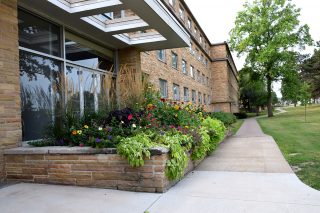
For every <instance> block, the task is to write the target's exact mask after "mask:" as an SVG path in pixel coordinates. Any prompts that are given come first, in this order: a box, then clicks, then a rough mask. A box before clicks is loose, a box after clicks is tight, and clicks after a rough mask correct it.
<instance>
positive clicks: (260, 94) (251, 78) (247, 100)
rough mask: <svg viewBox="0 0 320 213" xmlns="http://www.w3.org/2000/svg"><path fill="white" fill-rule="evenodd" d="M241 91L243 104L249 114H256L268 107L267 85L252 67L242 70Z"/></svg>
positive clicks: (240, 74)
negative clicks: (263, 107)
mask: <svg viewBox="0 0 320 213" xmlns="http://www.w3.org/2000/svg"><path fill="white" fill-rule="evenodd" d="M239 89H240V100H241V103H242V105H243V107H244V109H245V110H246V111H247V112H253V111H255V112H256V111H257V110H258V109H259V107H262V106H266V105H267V103H268V100H267V95H268V94H267V87H266V84H265V82H264V81H263V79H262V78H261V76H260V75H259V74H257V73H255V72H254V71H253V69H252V68H251V67H245V68H243V69H241V70H240V72H239Z"/></svg>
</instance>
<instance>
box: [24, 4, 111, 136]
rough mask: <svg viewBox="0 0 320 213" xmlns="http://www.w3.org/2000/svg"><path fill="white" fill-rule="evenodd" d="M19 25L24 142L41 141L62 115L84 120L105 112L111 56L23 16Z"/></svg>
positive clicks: (52, 25)
mask: <svg viewBox="0 0 320 213" xmlns="http://www.w3.org/2000/svg"><path fill="white" fill-rule="evenodd" d="M18 19H19V21H18V29H19V45H20V47H21V50H20V51H19V69H20V85H21V119H22V139H23V141H29V140H36V139H42V138H43V136H44V135H43V133H44V130H45V128H46V127H47V126H48V125H49V124H53V123H56V122H61V117H60V116H61V114H62V112H65V111H68V112H69V110H70V112H71V113H73V114H74V115H78V116H82V115H83V113H84V111H85V110H87V111H96V110H98V109H99V107H107V104H108V103H107V102H105V101H108V91H110V90H109V89H108V88H107V85H110V84H109V80H111V78H112V76H113V73H111V72H112V71H113V67H114V66H113V63H114V58H113V51H111V50H109V49H105V48H103V47H101V46H100V45H96V44H94V43H93V42H91V41H89V40H86V39H83V38H81V37H78V36H76V35H74V34H71V33H69V32H64V34H65V38H66V39H65V40H63V39H62V38H61V36H60V34H61V32H62V30H63V29H62V27H60V26H57V25H54V24H52V23H50V22H48V21H46V20H43V19H41V18H39V17H37V16H33V15H31V14H29V13H27V12H25V11H22V10H18ZM62 47H64V49H65V54H64V55H63V54H62V51H61V49H62ZM64 64H65V65H66V66H64ZM108 73H109V75H107V74H108ZM107 76H109V79H108V78H107ZM107 79H108V81H107ZM35 123H36V124H37V125H34V124H35Z"/></svg>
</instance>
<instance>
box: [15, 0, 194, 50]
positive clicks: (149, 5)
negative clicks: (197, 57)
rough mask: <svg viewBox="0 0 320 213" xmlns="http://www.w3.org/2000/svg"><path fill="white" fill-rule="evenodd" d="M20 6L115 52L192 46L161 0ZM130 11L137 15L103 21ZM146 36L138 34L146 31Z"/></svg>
mask: <svg viewBox="0 0 320 213" xmlns="http://www.w3.org/2000/svg"><path fill="white" fill-rule="evenodd" d="M18 2H19V6H21V7H23V8H26V9H27V10H30V11H32V12H35V13H37V14H40V15H41V16H44V17H45V18H48V19H50V20H52V21H54V22H56V23H58V24H62V25H63V26H65V27H66V28H67V29H69V30H71V31H75V32H78V33H80V34H82V35H84V36H85V37H89V38H91V39H94V40H96V41H98V42H99V43H102V44H104V45H106V46H108V47H110V48H112V49H123V48H127V47H137V48H139V49H141V50H142V51H148V50H156V49H168V48H179V47H186V46H189V45H190V36H189V34H188V33H187V32H186V31H185V29H184V28H183V27H182V26H181V25H180V23H179V22H178V21H177V20H176V19H175V18H174V16H173V15H172V14H171V13H170V12H169V10H168V9H167V8H166V7H165V6H164V5H163V4H162V2H161V1H159V0H134V1H133V0H81V1H80V0H45V1H41V3H39V0H19V1H18ZM127 9H130V10H131V11H133V13H134V14H135V15H134V16H129V17H123V18H119V19H114V20H107V21H105V20H101V19H99V16H100V15H101V14H104V13H109V12H115V11H120V10H127ZM146 30H149V31H147V32H146V33H135V32H140V31H142V32H145V31H146Z"/></svg>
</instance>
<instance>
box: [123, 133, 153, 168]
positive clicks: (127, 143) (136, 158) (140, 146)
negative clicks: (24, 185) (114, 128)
mask: <svg viewBox="0 0 320 213" xmlns="http://www.w3.org/2000/svg"><path fill="white" fill-rule="evenodd" d="M152 146H153V143H152V142H151V140H150V138H149V137H148V136H147V135H146V134H144V133H140V134H137V135H136V136H133V137H127V138H123V139H122V140H121V141H120V143H119V144H118V146H117V153H118V154H119V155H120V156H122V157H124V158H126V159H127V160H128V163H129V164H130V166H132V167H139V166H143V165H144V159H145V158H150V151H149V149H150V148H151V147H152Z"/></svg>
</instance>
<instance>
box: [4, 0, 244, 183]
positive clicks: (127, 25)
mask: <svg viewBox="0 0 320 213" xmlns="http://www.w3.org/2000/svg"><path fill="white" fill-rule="evenodd" d="M0 25H1V29H0V136H1V137H0V181H1V180H4V178H5V170H4V158H3V150H4V149H8V148H13V147H17V146H21V142H22V141H30V140H35V139H40V138H41V135H42V134H43V131H44V128H45V126H47V125H48V124H50V123H53V122H55V121H56V120H57V119H59V116H61V115H62V114H63V113H62V112H63V111H65V110H66V109H68V110H71V111H72V112H74V113H78V114H79V115H82V114H83V113H84V111H97V110H99V109H103V108H104V107H106V106H112V105H113V104H114V105H115V106H116V105H118V106H119V105H121V102H122V101H124V99H125V97H130V95H132V93H139V91H140V90H139V89H137V88H140V87H141V84H142V82H141V79H142V76H145V75H147V76H148V80H149V81H150V82H151V83H153V84H154V85H155V86H156V87H157V88H158V89H159V90H160V92H161V95H162V96H163V97H165V98H170V99H173V100H176V101H180V102H187V101H188V102H189V101H192V102H193V103H194V104H197V105H203V106H204V107H205V108H206V109H207V110H209V111H220V110H223V111H227V112H237V110H238V91H237V88H238V87H237V70H236V67H235V65H234V63H233V60H232V57H231V54H230V51H229V49H228V45H227V44H226V43H223V45H222V44H220V45H212V44H210V41H209V39H208V38H207V37H206V35H205V34H204V32H203V30H202V29H201V27H200V26H199V24H198V23H197V21H196V19H195V18H194V16H193V15H192V13H191V11H190V10H189V8H188V7H187V5H186V4H185V2H184V1H183V0H181V1H178V0H148V1H145V0H135V1H132V0H86V1H83V0H81V1H80V0H47V1H41V4H39V1H38V0H7V1H1V2H0ZM128 76H130V78H129V77H128Z"/></svg>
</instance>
